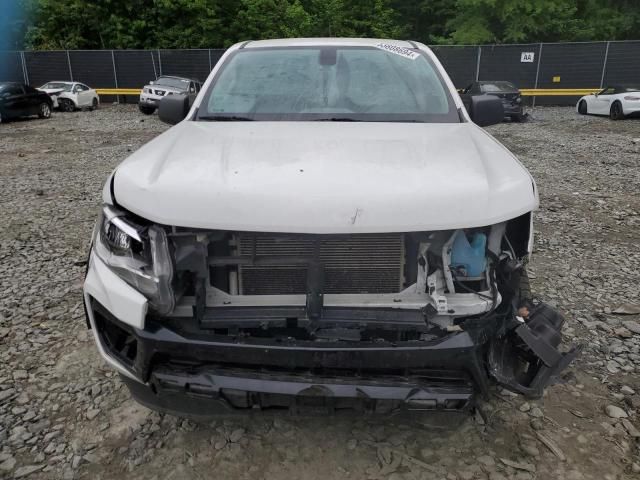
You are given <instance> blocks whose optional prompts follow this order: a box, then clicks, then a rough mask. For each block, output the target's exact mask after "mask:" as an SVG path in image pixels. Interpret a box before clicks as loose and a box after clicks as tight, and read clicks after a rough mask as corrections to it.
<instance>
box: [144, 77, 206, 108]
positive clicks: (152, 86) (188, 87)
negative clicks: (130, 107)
mask: <svg viewBox="0 0 640 480" xmlns="http://www.w3.org/2000/svg"><path fill="white" fill-rule="evenodd" d="M200 87H201V84H200V81H199V80H194V79H192V78H184V77H173V76H168V75H163V76H161V77H158V79H157V80H155V81H152V82H149V84H148V85H145V86H144V88H143V89H142V92H141V93H140V102H139V103H138V108H139V109H140V111H141V112H142V113H144V114H145V115H151V114H152V113H153V112H155V111H156V109H157V108H158V106H159V105H160V100H162V99H163V98H164V97H165V96H167V95H174V94H185V95H189V96H190V97H191V101H193V100H194V99H195V97H196V95H197V94H198V92H199V91H200Z"/></svg>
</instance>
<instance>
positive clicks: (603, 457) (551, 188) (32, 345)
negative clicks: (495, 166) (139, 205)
mask: <svg viewBox="0 0 640 480" xmlns="http://www.w3.org/2000/svg"><path fill="white" fill-rule="evenodd" d="M531 117H532V120H531V121H530V122H527V123H524V124H516V123H513V124H512V123H504V124H502V125H497V126H494V127H490V128H489V129H488V130H489V131H490V132H491V133H492V134H493V135H495V136H496V137H497V138H498V139H499V140H501V141H502V142H503V143H504V144H505V145H506V146H507V147H508V148H509V149H510V150H511V151H513V152H514V153H515V154H516V155H518V156H519V158H520V160H521V161H522V162H523V163H524V164H525V165H526V166H527V168H529V170H530V171H531V172H532V174H533V175H534V177H535V178H536V181H537V186H538V189H539V192H540V199H541V208H540V210H539V211H538V212H537V213H536V228H537V233H536V240H535V254H534V257H533V260H532V262H531V264H530V266H529V271H530V272H531V276H532V288H533V290H534V292H535V293H536V294H537V295H538V296H539V297H540V298H542V299H544V300H545V301H548V302H550V303H552V304H555V305H556V306H557V307H558V308H559V309H561V311H563V312H564V313H565V314H566V316H567V318H568V321H567V326H566V329H565V332H564V333H565V341H566V342H574V343H583V344H585V345H586V349H585V352H584V354H583V356H582V357H581V358H580V359H579V361H578V362H576V364H575V365H574V366H572V367H571V368H570V369H569V370H568V371H567V372H566V373H565V374H564V375H563V378H562V381H561V382H560V383H558V384H557V385H554V386H552V387H550V388H549V389H548V390H547V394H546V395H545V397H544V398H543V399H542V400H540V401H525V400H524V399H523V398H521V397H518V396H514V395H512V394H510V393H508V392H506V391H502V390H499V389H497V390H495V392H494V395H493V396H492V398H491V400H490V401H488V402H485V403H483V404H482V405H481V412H482V415H481V414H480V413H478V414H476V415H475V416H474V417H469V418H467V417H457V416H455V417H454V416H451V415H447V416H444V417H439V416H436V415H431V416H426V417H418V416H416V417H413V418H409V419H408V418H377V417H349V418H344V417H331V418H321V417H320V418H304V419H303V418H297V417H289V416H268V417H267V416H253V417H222V418H220V419H218V420H216V421H214V422H211V423H208V424H198V423H194V422H192V421H190V420H184V419H179V418H176V417H172V416H167V415H160V414H157V413H154V412H151V411H149V410H147V409H146V408H144V407H141V406H139V405H137V404H136V403H134V402H133V401H132V400H130V398H129V395H128V392H127V391H126V388H124V387H123V385H122V384H121V382H120V380H119V378H118V376H117V375H116V374H114V372H113V371H112V370H111V369H110V368H108V367H106V366H105V364H104V363H103V362H102V361H101V359H100V357H99V356H98V354H97V350H96V348H95V346H94V344H93V340H92V338H91V335H90V332H89V331H87V329H86V325H85V321H84V314H83V309H82V304H81V290H82V281H83V276H84V269H85V260H86V255H87V245H88V242H89V237H90V235H91V230H92V227H93V222H94V220H95V218H96V214H97V212H98V209H99V206H100V199H101V190H102V185H103V183H104V181H105V179H106V178H107V176H108V174H109V173H110V172H111V171H112V170H113V168H114V167H115V166H116V165H117V164H118V163H119V162H120V161H122V160H123V159H124V158H126V156H127V155H128V154H129V152H132V151H134V150H135V149H137V148H138V147H140V146H141V145H142V144H144V143H145V142H147V141H149V140H150V139H152V138H153V137H155V136H156V135H158V134H159V133H161V132H162V131H164V130H165V129H166V128H167V127H166V126H165V125H163V124H161V123H160V122H159V121H158V119H157V116H151V117H146V116H143V115H141V114H140V113H138V111H137V109H136V107H135V106H127V105H121V106H105V107H103V108H101V109H100V110H98V111H95V112H76V113H71V114H67V113H55V114H54V115H53V116H52V118H51V119H49V120H37V119H32V120H24V121H15V122H11V123H7V124H2V125H0V186H1V188H0V478H3V479H4V478H7V479H11V478H28V479H31V478H33V479H36V478H37V479H65V480H66V479H75V478H87V479H94V478H101V479H111V478H114V479H115V478H118V479H134V478H135V479H148V480H160V479H175V478H180V479H182V478H196V479H200V478H203V479H204V478H212V476H214V477H216V478H246V479H254V478H264V479H281V478H309V479H322V480H326V479H328V478H340V479H343V478H344V479H347V478H350V479H360V478H368V479H381V478H384V479H392V480H401V479H407V480H408V479H425V478H427V479H438V480H439V479H447V480H471V479H489V480H504V479H517V480H528V479H545V480H546V479H569V480H580V479H593V480H602V479H605V480H622V479H632V478H639V475H640V447H639V441H640V438H639V437H640V432H639V431H638V426H639V424H640V418H639V413H638V412H639V411H640V376H639V373H640V314H639V313H638V305H640V287H639V284H640V271H639V270H638V266H639V265H640V228H639V226H640V195H639V194H638V192H640V121H638V120H626V121H620V122H612V121H610V120H609V119H607V118H600V117H582V116H579V115H577V114H576V113H575V112H574V110H573V109H570V108H540V109H537V110H534V111H532V112H531ZM634 312H635V313H634Z"/></svg>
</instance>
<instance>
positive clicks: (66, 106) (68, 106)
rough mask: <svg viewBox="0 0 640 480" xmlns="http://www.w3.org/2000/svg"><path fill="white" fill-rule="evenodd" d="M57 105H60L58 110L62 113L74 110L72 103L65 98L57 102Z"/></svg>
mask: <svg viewBox="0 0 640 480" xmlns="http://www.w3.org/2000/svg"><path fill="white" fill-rule="evenodd" d="M58 105H60V110H62V111H63V112H73V111H74V110H75V109H76V106H75V105H74V104H73V102H72V101H71V100H69V99H67V98H63V99H60V100H58Z"/></svg>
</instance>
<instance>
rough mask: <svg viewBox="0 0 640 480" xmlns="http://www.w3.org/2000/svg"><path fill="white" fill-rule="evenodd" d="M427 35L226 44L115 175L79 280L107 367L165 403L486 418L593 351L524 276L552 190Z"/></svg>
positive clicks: (199, 411) (181, 410)
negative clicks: (498, 387) (584, 348)
mask: <svg viewBox="0 0 640 480" xmlns="http://www.w3.org/2000/svg"><path fill="white" fill-rule="evenodd" d="M465 100H466V106H465V103H464V102H463V100H462V98H461V97H460V96H459V95H458V93H457V92H456V89H455V88H454V86H453V84H452V82H451V80H450V79H449V77H448V76H447V73H446V72H445V70H444V69H443V67H442V65H441V64H440V62H439V61H438V59H437V58H436V57H435V56H434V54H433V53H432V52H431V51H430V50H429V49H428V48H427V47H426V46H425V45H422V44H420V43H415V42H408V41H392V40H370V39H339V38H332V39H288V40H267V41H255V42H244V43H241V44H237V45H234V46H233V47H231V48H230V49H229V50H228V51H227V52H226V53H225V54H224V56H223V57H222V59H221V60H220V61H219V63H218V64H217V65H216V67H215V68H214V70H213V71H212V72H211V74H210V75H209V78H208V79H207V81H206V82H205V83H204V85H203V88H202V91H201V92H200V94H199V95H198V97H197V98H196V100H195V102H194V103H193V105H191V106H190V104H189V101H188V98H186V97H185V96H181V95H172V96H168V97H165V98H163V100H162V101H161V102H160V104H159V116H160V119H162V120H164V121H166V122H169V123H177V125H175V126H174V127H173V128H171V129H169V130H168V131H166V132H164V133H163V134H161V135H160V136H158V137H157V138H155V139H154V140H152V141H151V142H149V143H148V144H147V145H145V146H143V147H142V148H141V149H140V150H138V151H137V152H135V153H133V154H132V155H131V156H130V157H129V158H128V159H127V160H125V161H124V162H123V163H122V164H121V165H120V166H118V167H117V168H116V169H115V171H114V172H113V174H112V175H111V177H110V178H109V179H108V180H107V183H106V185H105V187H104V192H103V201H104V206H103V211H102V215H101V216H100V218H99V220H98V222H97V226H96V229H95V233H94V237H93V246H92V250H91V254H90V261H89V267H88V273H87V276H86V280H85V284H84V300H85V305H86V310H87V321H88V324H89V326H90V328H91V329H92V330H93V332H94V334H95V340H96V342H97V345H98V349H99V350H100V353H101V354H102V355H103V356H104V358H105V359H106V361H107V362H109V363H110V364H111V365H112V366H113V367H114V368H116V369H117V370H118V371H119V372H120V373H121V375H122V378H123V380H124V381H125V383H126V384H127V386H128V387H129V389H130V391H131V392H132V394H133V396H134V397H135V398H136V399H137V400H138V401H140V402H142V403H143V404H145V405H148V406H150V407H152V408H155V409H158V410H161V411H166V412H172V413H177V414H191V415H200V416H207V415H210V414H214V413H217V412H220V411H252V410H254V409H261V410H269V409H290V410H294V411H304V410H305V409H307V408H310V409H318V408H323V409H326V410H327V411H329V412H335V411H339V410H343V409H353V410H357V411H362V410H370V411H374V412H377V413H383V412H396V411H401V410H407V411H412V412H416V411H420V410H452V411H454V410H455V411H457V410H469V409H471V408H472V407H473V405H474V400H475V398H477V396H478V394H479V395H483V396H485V397H486V396H487V395H488V392H489V388H490V385H491V384H492V383H495V382H497V383H499V384H502V385H504V386H505V387H506V388H508V389H511V390H513V391H515V392H518V393H521V394H524V395H526V396H529V397H539V396H540V395H542V392H543V388H544V387H545V386H547V385H548V384H549V383H550V382H552V381H553V379H554V378H555V377H556V376H557V375H558V374H559V373H560V371H562V369H564V368H565V367H566V366H567V365H568V364H569V362H570V361H571V360H572V359H573V358H574V357H575V356H576V355H577V354H578V352H579V347H578V348H573V349H571V350H569V351H562V350H561V349H560V348H559V347H560V343H561V335H560V330H561V327H562V324H563V320H564V319H563V317H562V316H561V315H560V314H559V313H558V312H556V311H554V310H553V309H552V308H550V307H549V306H547V305H545V304H543V303H538V302H535V301H532V300H531V298H530V295H529V289H528V280H527V276H526V271H525V265H526V262H527V259H528V257H529V255H530V253H531V250H532V245H533V240H532V239H533V224H532V220H533V213H532V212H533V211H534V210H535V209H536V208H537V206H538V192H537V188H536V184H535V182H534V180H533V178H532V177H531V175H530V174H529V173H528V172H527V170H526V169H525V168H524V166H523V165H522V164H521V163H520V162H519V161H518V160H517V159H516V158H515V157H514V156H513V154H511V153H510V152H509V151H508V150H507V149H506V148H505V147H504V146H502V145H501V144H500V143H499V142H498V141H496V140H495V139H494V138H493V137H492V136H491V135H489V134H488V133H487V132H486V131H485V130H484V129H483V128H481V125H489V124H492V123H499V122H500V121H502V118H503V115H504V111H503V109H502V104H501V102H500V99H499V98H495V97H490V96H482V95H480V96H472V97H470V98H468V99H465Z"/></svg>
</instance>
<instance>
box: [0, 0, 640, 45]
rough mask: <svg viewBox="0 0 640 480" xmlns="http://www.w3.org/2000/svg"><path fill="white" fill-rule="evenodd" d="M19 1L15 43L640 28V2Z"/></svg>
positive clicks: (585, 35)
mask: <svg viewBox="0 0 640 480" xmlns="http://www.w3.org/2000/svg"><path fill="white" fill-rule="evenodd" d="M1 3H4V2H1ZM15 4H16V5H19V6H21V7H22V8H18V9H14V11H13V12H12V13H13V17H16V18H15V19H14V20H12V22H11V23H9V24H8V25H9V26H10V27H11V31H12V32H13V35H14V37H19V38H18V39H17V40H14V42H13V45H14V46H16V47H18V48H23V47H24V48H33V49H80V48H84V49H94V48H95V49H99V48H107V49H111V48H114V49H118V48H216V47H227V46H229V45H231V44H232V43H235V42H237V41H241V40H248V39H261V38H274V37H309V36H334V37H335V36H348V37H354V36H362V37H381V38H408V39H413V40H418V41H421V42H424V43H428V44H483V43H515V42H519V43H524V42H554V41H585V40H624V39H633V38H634V37H637V36H638V32H640V2H638V1H637V0H617V1H615V2H612V1H610V0H535V1H531V0H413V1H411V0H126V1H123V0H15ZM1 13H2V12H0V17H1V16H2V15H1ZM5 18H9V16H8V15H5ZM4 30H5V31H8V27H7V28H5V29H4ZM0 40H1V39H0Z"/></svg>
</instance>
